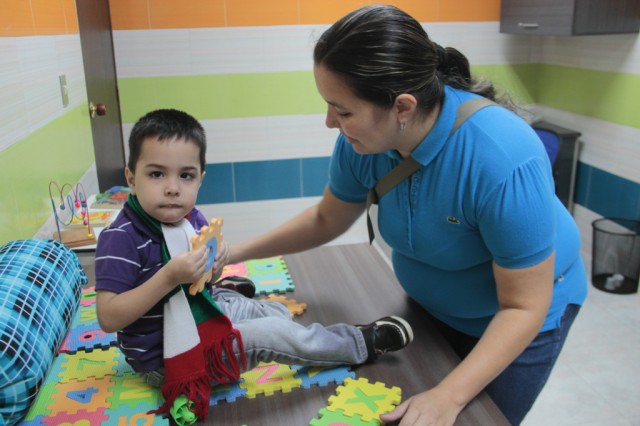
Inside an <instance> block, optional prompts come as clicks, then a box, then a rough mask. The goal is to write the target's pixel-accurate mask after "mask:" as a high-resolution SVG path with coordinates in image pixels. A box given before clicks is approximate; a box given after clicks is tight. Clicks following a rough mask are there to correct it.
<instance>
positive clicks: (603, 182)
mask: <svg viewBox="0 0 640 426" xmlns="http://www.w3.org/2000/svg"><path fill="white" fill-rule="evenodd" d="M329 161H330V157H315V158H297V159H288V160H268V161H249V162H238V163H223V164H208V165H207V169H206V172H207V173H206V175H205V178H204V182H203V184H202V188H201V189H200V193H199V195H198V201H197V202H198V204H216V203H232V202H240V201H261V200H273V199H283V198H300V197H317V196H320V195H322V193H323V191H324V188H325V186H326V185H327V181H328V170H329ZM576 181H577V183H576V191H575V202H576V203H578V204H580V205H582V206H584V207H586V208H587V209H589V210H592V211H594V212H596V213H598V214H600V215H602V216H606V217H619V218H627V219H636V220H640V184H639V183H636V182H633V181H630V180H628V179H624V178H621V177H619V176H616V175H614V174H611V173H609V172H606V171H604V170H601V169H598V168H596V167H593V166H590V165H588V164H584V163H578V176H577V179H576ZM300 182H302V184H301V183H300Z"/></svg>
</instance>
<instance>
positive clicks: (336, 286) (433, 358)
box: [204, 244, 509, 426]
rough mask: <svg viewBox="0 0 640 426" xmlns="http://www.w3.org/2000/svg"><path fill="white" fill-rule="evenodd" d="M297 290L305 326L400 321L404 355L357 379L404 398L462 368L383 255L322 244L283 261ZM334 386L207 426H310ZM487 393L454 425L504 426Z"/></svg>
mask: <svg viewBox="0 0 640 426" xmlns="http://www.w3.org/2000/svg"><path fill="white" fill-rule="evenodd" d="M285 262H286V264H287V267H288V269H289V272H290V274H291V277H292V279H293V283H294V285H295V290H294V291H293V292H292V293H287V294H286V296H287V297H288V298H291V299H295V300H297V301H298V302H304V303H306V304H307V305H308V307H307V311H306V312H305V313H304V314H302V315H301V316H298V317H296V321H299V322H301V323H303V324H311V323H313V322H320V323H322V324H327V325H328V324H332V323H337V322H346V323H351V324H363V323H369V322H371V321H374V320H376V319H378V318H380V317H382V316H386V315H399V316H401V317H403V318H405V319H406V320H407V321H409V323H410V324H411V326H412V327H413V331H414V341H413V343H411V344H410V345H409V346H407V347H406V348H405V349H403V350H401V351H399V352H393V353H390V354H386V355H385V356H382V357H380V358H379V359H378V360H376V361H375V362H373V363H370V364H364V365H362V366H357V367H354V371H355V373H356V378H361V377H362V378H366V379H368V380H369V382H372V383H373V382H382V383H384V384H385V385H386V386H389V387H391V386H398V387H400V388H401V389H402V398H403V400H405V399H407V398H408V397H410V396H412V395H415V394H417V393H420V392H422V391H424V390H426V389H428V388H431V387H433V386H435V385H436V384H437V383H438V382H439V381H440V380H442V379H443V378H444V377H445V376H446V375H447V374H448V373H449V372H450V371H451V370H452V369H453V368H454V367H455V366H456V365H457V364H458V362H459V358H458V357H457V355H456V354H455V353H454V352H453V350H452V349H451V347H450V346H449V345H448V344H447V343H446V341H445V340H444V339H443V338H442V336H440V334H439V332H438V331H437V330H436V329H435V328H434V327H433V325H432V324H431V322H430V321H429V320H428V319H427V318H426V317H425V315H424V311H423V309H422V308H421V307H420V306H419V305H417V304H416V303H414V302H413V301H411V300H410V299H409V298H408V297H407V296H406V294H405V293H404V291H403V290H402V288H401V287H400V285H399V284H398V281H397V280H396V278H395V275H394V274H393V271H392V270H391V268H390V266H389V265H388V264H387V263H386V261H385V260H384V259H383V258H382V256H381V255H380V254H379V253H378V252H377V251H376V250H375V249H374V248H372V247H371V246H369V245H368V244H350V245H340V246H324V247H321V248H317V249H314V250H310V251H306V252H303V253H298V254H293V255H287V256H285ZM337 386H338V385H336V384H330V385H328V386H323V387H317V386H312V387H311V388H309V389H293V390H292V391H291V392H289V393H283V392H276V393H275V394H274V395H272V396H264V395H258V396H257V397H256V398H254V399H248V398H238V399H236V401H234V402H232V403H226V402H224V401H223V402H219V403H218V404H217V405H215V406H213V407H211V408H210V410H209V418H208V419H207V420H206V421H205V422H204V424H205V425H221V424H223V425H242V424H247V425H251V426H260V425H292V426H300V425H308V424H309V421H310V420H311V419H314V418H317V417H318V410H320V409H321V408H324V407H326V406H327V404H328V400H329V397H330V396H331V395H334V394H335V390H336V387H337ZM508 424H509V422H508V421H507V420H506V418H505V417H504V416H503V414H502V413H501V412H500V410H499V409H498V408H497V407H496V405H495V404H494V403H493V401H492V400H491V399H490V398H489V396H488V395H487V394H486V393H484V392H483V393H481V394H480V395H479V396H478V397H477V398H475V399H474V400H473V401H472V402H471V403H470V404H469V405H468V406H467V407H466V408H465V409H464V410H463V411H462V412H461V413H460V415H459V417H458V419H457V422H456V425H473V426H476V425H508Z"/></svg>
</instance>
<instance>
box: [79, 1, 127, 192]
mask: <svg viewBox="0 0 640 426" xmlns="http://www.w3.org/2000/svg"><path fill="white" fill-rule="evenodd" d="M76 11H77V13H78V27H79V32H80V44H81V45H82V59H83V62H84V75H85V80H86V85H87V99H88V103H89V105H87V108H88V109H89V110H93V114H92V118H91V133H92V135H93V148H94V152H95V158H96V169H97V174H98V187H99V190H100V191H101V192H104V191H106V190H107V189H109V188H111V187H112V186H116V185H126V181H125V177H124V167H125V154H124V144H123V137H122V120H121V117H120V105H119V100H118V81H117V78H116V67H115V59H114V54H113V39H112V34H111V17H110V15H109V0H76Z"/></svg>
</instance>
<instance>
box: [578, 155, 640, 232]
mask: <svg viewBox="0 0 640 426" xmlns="http://www.w3.org/2000/svg"><path fill="white" fill-rule="evenodd" d="M576 180H577V184H576V185H577V187H576V192H575V194H576V195H575V202H576V203H578V204H580V205H582V206H584V207H586V208H587V209H589V210H591V211H594V212H596V213H598V214H600V215H602V216H605V217H616V218H625V219H634V220H640V184H639V183H636V182H633V181H630V180H628V179H624V178H621V177H620V176H616V175H614V174H612V173H609V172H606V171H604V170H601V169H598V168H595V167H593V166H590V165H588V164H584V163H578V176H577V179H576Z"/></svg>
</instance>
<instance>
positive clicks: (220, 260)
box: [211, 241, 229, 282]
mask: <svg viewBox="0 0 640 426" xmlns="http://www.w3.org/2000/svg"><path fill="white" fill-rule="evenodd" d="M228 263H229V246H228V245H227V243H226V241H223V242H222V244H221V245H220V247H218V253H216V257H215V259H214V261H213V275H212V277H211V282H216V281H218V279H220V277H221V276H222V271H223V270H224V267H225V266H226V265H227V264H228Z"/></svg>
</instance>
